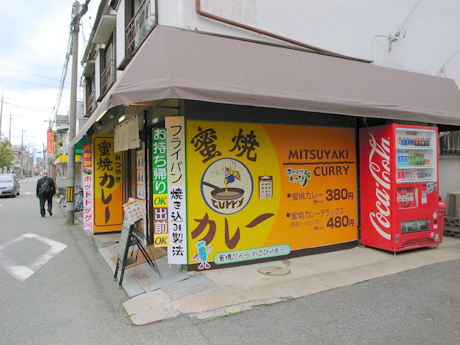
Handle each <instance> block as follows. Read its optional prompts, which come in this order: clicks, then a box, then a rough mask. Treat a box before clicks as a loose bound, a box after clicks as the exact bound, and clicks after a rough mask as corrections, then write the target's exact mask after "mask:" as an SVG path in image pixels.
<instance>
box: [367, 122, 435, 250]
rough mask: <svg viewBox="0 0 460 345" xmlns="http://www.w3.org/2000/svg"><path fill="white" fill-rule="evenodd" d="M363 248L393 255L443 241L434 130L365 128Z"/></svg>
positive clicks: (405, 127)
mask: <svg viewBox="0 0 460 345" xmlns="http://www.w3.org/2000/svg"><path fill="white" fill-rule="evenodd" d="M359 135H360V137H359V143H360V195H361V198H360V200H361V208H360V210H361V215H360V217H361V244H363V245H366V246H370V247H375V248H379V249H383V250H388V251H392V252H394V253H396V252H400V251H403V250H409V249H415V248H421V247H427V246H437V245H438V244H439V243H441V241H442V231H443V224H441V220H442V219H443V217H442V214H441V213H440V210H439V184H438V140H437V138H438V131H437V128H436V127H422V126H408V125H399V124H390V125H385V126H375V127H367V128H362V129H360V131H359Z"/></svg>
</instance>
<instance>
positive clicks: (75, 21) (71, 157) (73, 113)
mask: <svg viewBox="0 0 460 345" xmlns="http://www.w3.org/2000/svg"><path fill="white" fill-rule="evenodd" d="M88 3H89V0H86V2H85V4H84V5H83V9H82V11H81V12H79V11H80V3H79V2H78V1H75V2H74V4H73V18H72V21H71V24H70V27H71V30H72V80H71V85H70V112H69V134H68V138H69V143H70V142H72V140H73V139H74V138H75V127H76V122H77V83H78V75H77V74H78V33H79V31H80V19H81V17H82V16H83V15H84V14H85V13H86V11H88ZM74 190H75V146H71V147H69V152H68V157H67V190H66V199H67V203H66V223H67V225H71V224H74V219H75V218H74V216H75V200H74V196H75V193H74Z"/></svg>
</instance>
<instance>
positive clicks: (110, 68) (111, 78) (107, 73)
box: [101, 60, 115, 95]
mask: <svg viewBox="0 0 460 345" xmlns="http://www.w3.org/2000/svg"><path fill="white" fill-rule="evenodd" d="M114 82H115V61H114V60H110V61H109V63H108V64H107V66H105V69H104V71H103V72H102V74H101V94H102V95H105V93H106V92H107V91H108V90H109V89H110V87H111V86H112V84H113V83H114Z"/></svg>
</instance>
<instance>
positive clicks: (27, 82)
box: [2, 77, 54, 88]
mask: <svg viewBox="0 0 460 345" xmlns="http://www.w3.org/2000/svg"><path fill="white" fill-rule="evenodd" d="M2 79H4V80H12V81H16V82H19V83H25V84H31V85H37V86H44V87H49V88H53V87H54V86H51V85H43V84H38V83H32V82H30V81H23V80H18V79H12V78H5V77H2Z"/></svg>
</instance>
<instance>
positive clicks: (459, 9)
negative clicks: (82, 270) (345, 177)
mask: <svg viewBox="0 0 460 345" xmlns="http://www.w3.org/2000/svg"><path fill="white" fill-rule="evenodd" d="M459 14H460V2H458V1H454V0H446V1H443V2H439V1H435V0H425V1H421V0H419V1H416V0H411V1H409V0H404V1H396V0H387V1H377V0H359V1H353V2H349V1H348V2H344V1H340V0H330V1H292V0H287V1H273V0H228V1H220V0H219V1H218V0H201V1H200V0H144V1H138V0H118V1H117V0H112V1H108V0H103V1H101V2H100V5H99V7H98V12H97V15H96V17H95V23H94V26H93V31H92V32H91V36H90V39H89V43H88V45H87V46H86V47H85V52H84V55H83V61H82V63H83V65H84V72H83V75H84V77H85V106H84V109H85V110H84V113H85V115H86V116H87V117H88V121H87V122H86V124H85V126H83V128H82V129H81V131H79V132H77V133H78V134H77V136H76V138H75V139H74V140H73V142H72V143H77V142H78V141H79V140H81V138H82V137H83V136H84V135H88V136H91V135H93V134H97V133H103V134H107V133H115V142H117V140H121V142H119V143H116V145H120V146H121V147H123V146H125V148H122V149H121V152H123V155H124V156H123V159H124V162H125V163H124V166H125V167H126V169H125V173H126V175H125V176H124V196H125V197H127V196H136V171H135V170H136V169H135V163H134V162H135V158H136V154H137V152H139V151H142V154H143V155H144V157H148V156H149V155H150V150H149V147H150V145H151V138H150V134H149V133H151V130H152V128H156V127H158V126H161V125H163V123H164V119H165V117H166V116H176V115H184V116H185V119H186V120H187V119H190V120H202V121H234V122H241V123H245V122H256V123H267V124H273V123H276V124H279V123H281V124H285V125H307V126H344V127H352V128H354V130H355V131H357V130H358V129H359V128H360V127H361V126H364V125H367V124H369V125H376V124H386V123H391V122H400V123H408V124H418V125H428V126H432V125H435V126H439V130H440V131H441V132H443V133H445V132H447V131H450V130H457V129H458V128H459V126H460V91H459V85H460V54H459V51H460V46H458V45H459V42H458V33H459V32H460V21H459V20H458V18H459ZM124 119H131V120H133V119H134V120H137V123H138V131H137V132H138V134H139V135H140V137H139V138H137V137H136V138H133V137H129V136H128V137H127V136H126V135H125V136H124V139H120V133H121V132H122V128H123V125H124V124H125V123H126V121H125V122H124ZM116 126H118V127H116ZM117 131H118V135H117ZM443 135H444V136H445V138H447V137H448V135H447V134H443ZM117 137H118V139H117ZM123 140H124V142H123ZM127 140H128V141H129V140H132V141H136V143H137V142H139V144H138V145H136V144H135V145H134V146H129V145H128V144H127V142H126V141H127ZM127 145H128V146H127ZM456 145H457V144H455V143H454V144H453V146H454V147H455V146H456ZM133 147H134V148H136V147H139V148H140V149H138V150H137V151H136V150H135V149H132V148H133ZM456 152H458V151H456ZM458 158H459V156H458V153H457V154H454V155H450V156H449V158H444V156H441V160H440V180H439V188H440V196H442V197H445V195H446V193H447V192H449V191H450V190H451V189H458V190H460V180H459V179H458V171H459V169H460V163H459V159H458ZM147 160H148V159H147ZM146 168H147V171H146V172H145V173H146V174H147V176H150V175H151V174H152V171H148V170H149V169H150V167H149V165H148V164H147V165H146ZM150 177H151V176H150ZM125 199H126V198H125ZM147 200H149V197H147ZM149 207H151V205H150V206H149ZM148 213H149V215H148V216H150V217H153V209H152V208H148ZM148 223H149V224H148V226H147V227H149V228H150V230H149V231H150V232H149V231H148V233H147V236H148V237H150V236H153V234H152V231H153V230H152V223H153V222H152V221H151V220H149V221H148ZM115 228H116V226H115ZM115 228H114V229H115ZM101 231H102V230H101Z"/></svg>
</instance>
